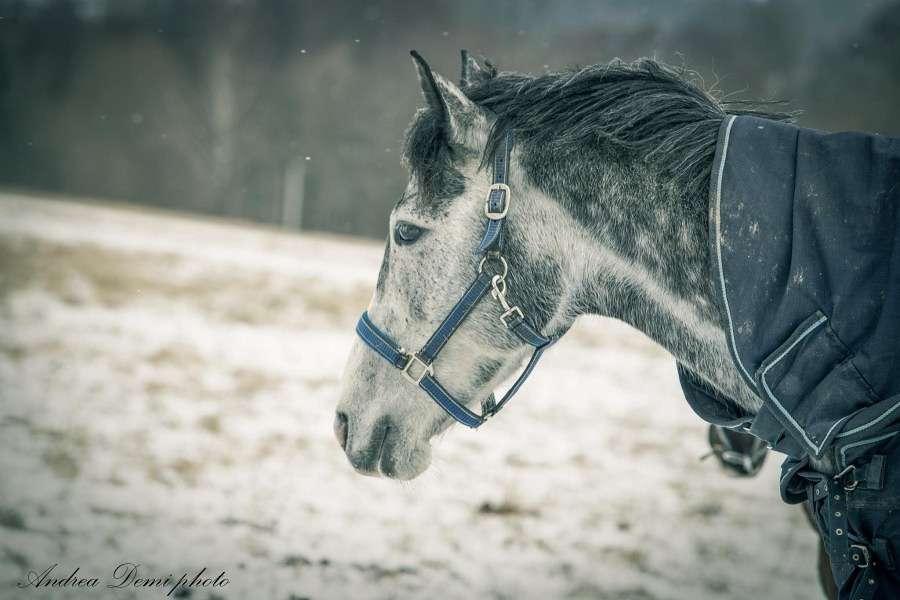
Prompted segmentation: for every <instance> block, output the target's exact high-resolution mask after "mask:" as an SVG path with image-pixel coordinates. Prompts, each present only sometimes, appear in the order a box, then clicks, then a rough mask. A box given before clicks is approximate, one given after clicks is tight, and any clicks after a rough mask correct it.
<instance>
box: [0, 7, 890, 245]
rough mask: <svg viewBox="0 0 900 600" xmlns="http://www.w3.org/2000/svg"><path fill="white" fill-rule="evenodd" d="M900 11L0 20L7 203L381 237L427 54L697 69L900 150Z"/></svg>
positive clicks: (351, 12)
mask: <svg viewBox="0 0 900 600" xmlns="http://www.w3.org/2000/svg"><path fill="white" fill-rule="evenodd" d="M898 34H900V1H898V0H872V1H868V2H859V1H858V2H845V1H844V0H781V1H774V0H772V1H769V2H766V1H760V0H754V1H752V0H693V1H682V2H672V1H670V0H645V1H642V2H635V1H629V0H604V1H593V0H572V1H570V2H565V3H550V2H538V1H537V0H525V1H518V2H516V1H513V0H491V1H486V0H456V1H454V2H442V1H434V2H422V1H416V0H398V1H394V2H387V1H381V2H377V1H376V2H362V1H351V0H330V1H329V2H314V1H304V0H298V1H286V0H256V1H251V0H244V1H235V0H231V1H228V0H218V1H212V0H192V1H190V2H187V1H184V0H0V185H2V186H6V187H18V188H32V189H37V190H43V191H50V192H59V193H64V194H72V195H82V196H91V197H103V198H111V199H117V200H124V201H129V202H135V203H141V204H147V205H153V206H161V207H170V208H177V209H183V210H190V211H197V212H203V213H211V214H221V215H227V216H232V217H239V218H246V219H251V220H256V221H261V222H270V223H280V224H283V225H285V226H288V227H302V228H303V229H314V230H324V231H334V232H342V233H352V234H358V235H365V236H376V237H381V236H383V235H384V231H385V228H386V216H387V213H388V211H389V210H390V207H391V206H392V205H393V203H394V201H395V200H396V198H397V197H398V195H399V193H400V191H401V190H402V188H403V186H404V185H405V174H404V172H403V169H402V167H401V165H400V150H401V148H402V136H403V131H404V129H405V127H406V125H407V124H408V122H409V120H410V119H411V117H412V114H413V111H414V110H415V108H416V107H417V106H418V105H419V103H420V101H419V92H418V87H417V85H416V83H415V76H414V71H413V69H412V66H411V64H410V63H409V57H408V54H407V52H408V50H409V49H410V48H416V49H418V50H420V52H422V53H423V54H424V55H425V57H426V58H428V59H429V60H430V61H431V62H432V65H433V66H435V67H436V68H437V69H438V70H439V71H441V72H443V73H444V74H446V75H448V76H450V77H453V78H455V77H456V74H457V73H458V69H459V66H458V52H459V49H460V48H462V47H466V48H469V49H470V50H471V51H473V52H476V53H478V54H483V55H484V56H487V57H489V58H491V59H492V60H493V61H494V62H495V63H496V64H497V65H498V66H499V67H500V68H501V69H504V70H523V71H529V72H532V73H539V72H542V71H545V70H554V69H558V68H562V67H565V66H569V65H577V64H589V63H596V62H605V61H608V60H609V59H611V58H613V57H617V56H618V57H621V58H624V59H632V58H637V57H640V56H655V57H657V58H659V59H661V60H666V61H668V62H673V63H676V64H682V63H683V64H685V65H688V66H690V67H692V68H695V69H697V70H698V71H699V72H700V73H701V74H702V75H703V76H704V78H705V80H706V82H707V84H709V85H711V84H713V83H717V87H718V88H720V89H722V90H724V91H726V92H735V91H737V92H739V93H740V95H741V97H745V98H766V99H785V100H789V101H791V104H790V105H789V108H793V109H802V110H803V111H804V112H803V114H802V115H801V117H800V121H801V123H802V124H805V125H809V126H814V127H820V128H825V129H864V130H869V131H878V132H881V133H884V134H894V135H900V111H898V110H897V107H898V106H900V35H898Z"/></svg>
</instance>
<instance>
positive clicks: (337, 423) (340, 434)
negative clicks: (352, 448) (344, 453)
mask: <svg viewBox="0 0 900 600" xmlns="http://www.w3.org/2000/svg"><path fill="white" fill-rule="evenodd" d="M348 430H349V426H348V425H347V415H345V414H344V413H342V412H340V411H338V412H336V413H335V414H334V435H335V437H336V438H337V441H338V444H340V445H341V448H343V449H344V450H346V449H347V432H348Z"/></svg>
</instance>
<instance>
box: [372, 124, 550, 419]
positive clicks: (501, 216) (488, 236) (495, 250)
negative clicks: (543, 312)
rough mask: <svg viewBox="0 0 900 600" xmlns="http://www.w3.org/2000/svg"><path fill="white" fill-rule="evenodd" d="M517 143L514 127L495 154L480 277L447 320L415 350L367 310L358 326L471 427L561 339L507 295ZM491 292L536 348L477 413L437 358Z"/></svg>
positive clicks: (506, 318) (507, 319) (505, 319)
mask: <svg viewBox="0 0 900 600" xmlns="http://www.w3.org/2000/svg"><path fill="white" fill-rule="evenodd" d="M512 145H513V132H512V131H510V132H508V133H507V134H506V138H505V140H504V144H503V146H502V147H501V148H499V149H498V150H497V152H496V154H494V176H493V180H492V183H491V187H490V191H489V192H488V197H487V201H486V202H485V206H484V213H485V216H486V217H487V220H488V221H487V228H486V229H485V232H484V236H483V237H482V239H481V243H479V244H478V248H477V249H476V250H475V255H476V256H480V257H481V261H480V262H479V263H478V275H477V277H476V278H475V281H473V282H472V284H471V285H470V286H469V288H468V289H467V290H466V291H465V293H464V294H463V295H462V297H461V298H460V299H459V300H458V301H457V302H456V304H455V305H454V306H453V308H452V309H451V310H450V313H449V314H448V315H447V316H446V317H445V318H444V321H443V322H442V323H441V324H440V326H439V327H438V328H437V329H436V330H435V332H434V333H432V334H431V337H430V338H429V339H428V341H427V342H426V343H425V345H424V346H423V347H422V349H421V350H419V351H418V352H416V353H415V354H413V353H410V352H407V351H406V350H405V349H403V348H402V347H400V346H399V345H398V344H397V343H395V342H394V341H393V340H392V339H391V338H390V337H389V336H388V335H387V334H386V333H385V332H383V331H382V330H381V329H379V328H378V327H377V326H376V325H375V324H374V323H373V322H372V320H371V319H370V318H369V314H368V313H367V312H364V313H363V314H362V316H361V317H360V319H359V322H358V323H357V324H356V333H357V334H358V335H359V337H360V338H362V341H363V342H365V343H366V344H367V345H368V346H369V347H370V348H371V349H372V350H374V351H375V352H377V353H378V354H380V355H381V356H382V357H383V358H384V359H385V360H387V361H388V362H389V363H391V364H392V365H393V366H394V367H395V368H397V369H399V370H400V372H401V374H402V375H403V377H405V378H406V379H407V380H408V381H410V382H411V383H412V384H414V385H416V386H418V387H420V388H422V389H423V390H425V392H426V393H427V394H428V395H429V396H431V398H432V399H433V400H434V401H435V402H437V404H438V405H439V406H440V407H441V408H443V409H444V410H445V411H446V412H447V414H448V415H450V416H451V417H453V418H454V419H456V420H457V421H459V422H460V423H462V424H463V425H466V426H467V427H471V428H472V429H475V428H477V427H480V426H481V425H482V424H483V423H484V422H485V421H486V420H488V419H489V418H490V417H492V416H494V415H495V414H497V413H498V412H500V409H501V408H503V406H504V405H505V404H506V403H507V402H508V401H509V400H510V398H512V397H513V395H514V394H515V393H516V392H517V391H519V388H520V387H522V384H523V383H525V380H526V379H528V376H529V375H531V372H532V371H533V370H534V367H535V365H537V362H538V360H539V359H540V357H541V355H542V354H543V353H544V350H546V349H547V348H549V347H550V346H551V345H552V344H553V343H554V342H556V340H557V339H558V338H548V337H544V336H543V335H541V334H540V333H539V332H538V330H537V329H535V328H534V327H532V326H531V325H530V324H529V323H528V321H526V320H525V315H524V314H523V313H522V309H521V308H519V307H518V306H515V305H510V303H509V300H508V298H507V296H506V292H507V289H506V275H507V271H508V265H507V263H506V259H505V258H504V257H503V253H502V249H503V226H504V225H505V223H506V213H507V212H508V210H509V204H510V200H511V193H510V189H509V184H508V181H509V178H508V174H509V156H510V152H511V151H512ZM491 263H496V264H497V265H498V266H499V271H500V272H499V273H494V274H492V273H490V272H488V271H486V270H485V266H486V265H487V264H491ZM489 291H490V293H491V296H493V297H494V299H495V300H497V302H499V303H500V307H501V308H502V310H503V313H502V314H501V315H500V321H501V322H502V323H503V324H504V325H505V326H506V328H507V329H508V330H509V331H511V332H512V333H513V334H514V335H515V336H516V337H517V338H519V339H520V340H521V341H522V342H524V343H525V344H528V345H529V346H532V347H533V348H534V352H533V353H532V355H531V359H530V360H529V361H528V365H527V366H526V367H525V370H524V371H522V374H521V375H519V378H518V379H516V381H515V383H513V385H512V387H510V388H509V390H508V391H507V392H506V394H504V395H503V398H502V399H501V400H500V402H495V399H494V395H493V394H491V395H490V397H488V399H487V400H485V401H483V402H482V403H481V414H480V415H478V414H476V413H474V412H472V411H471V410H469V409H468V408H466V406H465V404H463V403H462V402H460V401H459V400H457V399H456V398H454V397H453V396H452V395H451V394H450V392H448V391H447V390H446V389H445V388H444V387H443V386H442V385H441V384H440V383H439V382H438V380H437V379H436V378H435V376H434V361H435V359H436V358H437V357H438V354H439V353H440V352H441V350H442V349H443V348H444V345H445V344H446V343H447V341H448V340H449V339H450V337H451V336H452V335H453V334H454V333H455V332H456V330H457V328H459V326H460V324H462V322H463V321H464V320H465V318H466V317H467V316H468V315H469V313H470V312H472V309H473V308H474V307H475V305H476V304H478V302H479V301H480V300H481V299H482V298H484V297H485V296H486V295H487V293H488V292H489Z"/></svg>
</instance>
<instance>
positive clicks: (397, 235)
mask: <svg viewBox="0 0 900 600" xmlns="http://www.w3.org/2000/svg"><path fill="white" fill-rule="evenodd" d="M423 232H424V230H423V229H422V228H421V227H418V226H416V225H413V224H412V223H407V222H406V221H401V222H399V223H397V226H396V227H395V228H394V239H395V240H396V242H397V243H398V244H400V245H401V246H403V245H406V244H412V243H413V242H415V241H416V240H417V239H419V237H420V236H421V235H422V233H423Z"/></svg>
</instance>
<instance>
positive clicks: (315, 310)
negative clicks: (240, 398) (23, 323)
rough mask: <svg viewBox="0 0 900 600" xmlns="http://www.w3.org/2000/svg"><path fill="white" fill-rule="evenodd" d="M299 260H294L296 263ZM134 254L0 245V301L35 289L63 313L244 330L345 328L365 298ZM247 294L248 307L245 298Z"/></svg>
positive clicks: (304, 280) (314, 283) (41, 244)
mask: <svg viewBox="0 0 900 600" xmlns="http://www.w3.org/2000/svg"><path fill="white" fill-rule="evenodd" d="M299 260H300V258H298V261H299ZM205 267H206V268H204V269H196V268H195V263H194V261H192V260H191V259H190V257H184V256H180V255H177V254H173V253H139V252H128V251H123V250H120V249H109V248H106V247H103V246H100V245H93V244H84V243H81V244H73V245H60V244H55V243H51V242H48V241H45V240H36V239H30V238H29V239H22V238H2V239H0V297H4V296H8V295H10V294H11V293H12V292H13V291H15V290H24V289H28V288H38V289H42V290H44V291H46V292H47V293H49V294H50V295H52V296H55V297H57V298H59V299H60V300H61V301H62V302H64V303H66V304H68V305H71V306H81V305H100V306H103V307H105V308H111V309H114V308H119V307H122V306H124V305H126V304H128V303H132V302H137V301H155V302H160V303H165V304H173V303H180V302H184V303H188V304H192V305H194V306H196V307H198V308H199V309H200V310H202V312H203V313H204V314H205V315H207V316H208V317H210V318H215V319H218V320H222V321H228V322H236V323H243V324H246V325H265V324H272V323H278V324H281V325H288V326H296V327H302V326H305V325H309V324H315V325H316V326H320V327H321V326H324V325H331V326H336V327H346V326H349V325H352V323H353V322H354V321H355V320H356V318H357V316H358V314H359V312H361V311H362V309H363V308H364V307H365V306H366V304H367V303H368V301H369V298H370V296H371V293H372V291H371V289H370V288H369V287H368V286H367V285H361V284H354V285H351V286H350V287H349V289H341V290H339V291H338V290H335V288H334V284H333V283H332V282H327V281H322V280H320V279H317V278H314V277H299V276H297V277H289V276H285V275H283V274H275V273H272V272H268V271H266V270H265V265H261V268H260V269H259V270H248V269H234V268H233V267H231V266H230V265H227V264H218V263H208V264H207V265H205ZM248 290H252V300H251V301H248V297H247V291H248Z"/></svg>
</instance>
